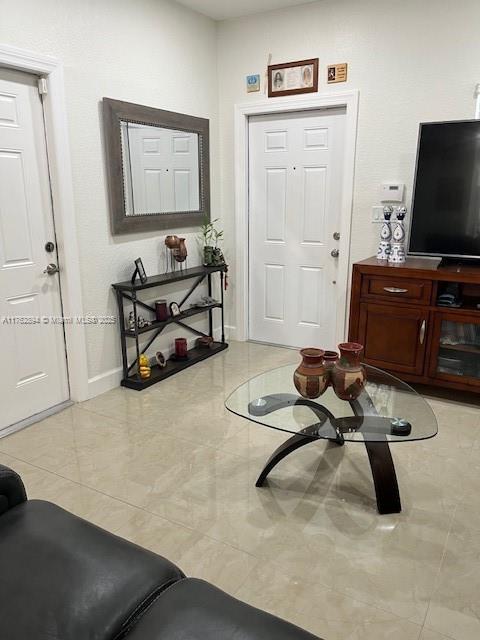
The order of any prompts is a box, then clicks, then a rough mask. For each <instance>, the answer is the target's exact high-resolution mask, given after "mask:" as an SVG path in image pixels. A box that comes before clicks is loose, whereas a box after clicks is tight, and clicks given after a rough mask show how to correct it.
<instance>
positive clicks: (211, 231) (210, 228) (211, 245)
mask: <svg viewBox="0 0 480 640" xmlns="http://www.w3.org/2000/svg"><path fill="white" fill-rule="evenodd" d="M216 222H218V218H216V219H215V220H212V221H211V222H210V220H208V219H205V220H204V222H203V224H202V227H201V234H202V239H203V265H204V266H205V267H221V266H223V265H224V264H225V257H224V255H223V253H222V250H221V249H220V248H219V246H218V243H219V242H221V240H222V239H223V231H220V230H219V229H217V228H216V227H215V223H216Z"/></svg>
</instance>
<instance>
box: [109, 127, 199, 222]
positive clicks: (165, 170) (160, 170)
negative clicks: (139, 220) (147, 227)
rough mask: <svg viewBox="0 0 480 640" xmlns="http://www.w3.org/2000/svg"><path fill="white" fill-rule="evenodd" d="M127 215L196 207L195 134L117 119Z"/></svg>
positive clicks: (197, 175)
mask: <svg viewBox="0 0 480 640" xmlns="http://www.w3.org/2000/svg"><path fill="white" fill-rule="evenodd" d="M121 132H122V155H123V166H124V171H125V184H124V189H125V202H126V210H127V215H146V214H153V213H170V212H179V211H197V210H198V209H199V208H200V176H199V136H198V134H197V133H190V132H188V131H176V130H173V129H165V128H162V127H155V126H149V125H143V124H138V123H132V122H124V121H122V123H121Z"/></svg>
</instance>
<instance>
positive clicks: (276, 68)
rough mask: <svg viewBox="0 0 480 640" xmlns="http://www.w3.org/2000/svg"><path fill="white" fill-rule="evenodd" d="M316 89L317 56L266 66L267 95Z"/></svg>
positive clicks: (282, 94) (293, 93) (275, 95)
mask: <svg viewBox="0 0 480 640" xmlns="http://www.w3.org/2000/svg"><path fill="white" fill-rule="evenodd" d="M317 91H318V58H311V59H310V60H298V61H297V62H284V63H283V64H271V65H269V66H268V97H269V98H276V97H277V96H293V95H296V94H298V93H316V92H317Z"/></svg>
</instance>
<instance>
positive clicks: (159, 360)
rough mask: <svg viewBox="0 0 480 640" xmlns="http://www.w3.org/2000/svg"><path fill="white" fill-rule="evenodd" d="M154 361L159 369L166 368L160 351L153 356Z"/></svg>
mask: <svg viewBox="0 0 480 640" xmlns="http://www.w3.org/2000/svg"><path fill="white" fill-rule="evenodd" d="M155 360H156V362H157V364H158V366H159V367H160V369H165V367H166V366H167V360H166V358H165V356H164V355H163V353H162V352H161V351H157V352H156V354H155Z"/></svg>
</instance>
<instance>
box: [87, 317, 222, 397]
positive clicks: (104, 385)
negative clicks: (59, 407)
mask: <svg viewBox="0 0 480 640" xmlns="http://www.w3.org/2000/svg"><path fill="white" fill-rule="evenodd" d="M229 329H231V327H225V333H226V335H227V337H226V339H227V340H228V339H234V338H232V337H230V338H229V336H230V331H229ZM213 336H214V338H215V340H220V337H221V328H220V327H217V328H216V329H214V330H213ZM197 337H198V336H191V337H189V338H187V343H188V348H189V349H191V348H192V347H193V346H194V344H195V340H196V339H197ZM163 353H164V355H165V357H166V358H168V357H170V356H171V355H172V353H173V346H172V347H171V348H170V349H168V350H166V349H164V350H163ZM149 355H151V354H150V353H149ZM121 380H122V368H121V367H117V368H116V369H110V371H105V372H104V373H99V374H98V375H96V376H94V377H93V378H89V379H88V398H87V400H90V399H91V398H95V396H99V395H100V394H102V393H106V392H107V391H111V390H112V389H116V388H117V387H119V386H120V382H121Z"/></svg>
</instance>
